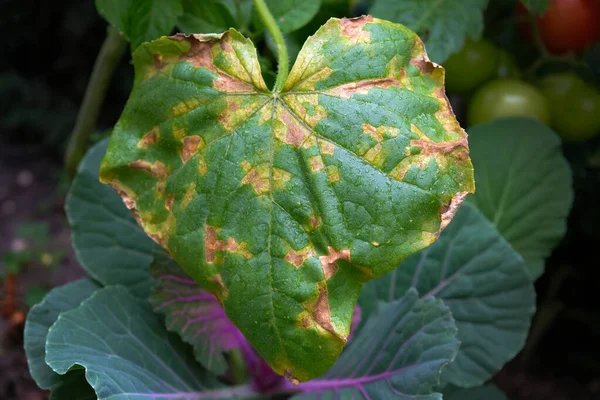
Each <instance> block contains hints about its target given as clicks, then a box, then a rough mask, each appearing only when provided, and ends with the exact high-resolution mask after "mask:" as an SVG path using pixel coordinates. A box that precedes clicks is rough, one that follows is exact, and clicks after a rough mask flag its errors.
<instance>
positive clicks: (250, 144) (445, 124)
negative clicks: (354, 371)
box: [100, 17, 474, 380]
mask: <svg viewBox="0 0 600 400" xmlns="http://www.w3.org/2000/svg"><path fill="white" fill-rule="evenodd" d="M390 43H392V45H390ZM324 49H325V50H326V52H324ZM134 64H135V70H136V77H135V85H134V89H133V92H132V94H131V97H130V99H129V101H128V103H127V105H126V107H125V110H124V112H123V114H122V116H121V118H120V120H119V122H118V123H117V125H116V127H115V129H114V131H113V135H112V137H111V142H110V145H109V148H108V151H107V153H106V156H105V158H104V161H103V164H102V168H101V173H100V175H101V179H102V181H103V182H107V183H110V184H111V185H112V186H113V187H115V188H117V190H119V191H120V193H121V195H122V196H123V198H124V200H125V202H126V203H127V204H129V205H130V206H131V208H132V210H133V212H134V214H135V215H136V216H137V218H138V222H139V223H140V224H141V226H143V228H144V230H145V231H146V232H147V233H148V234H149V235H150V236H151V237H153V238H154V239H155V240H156V241H157V242H158V243H160V244H161V245H162V246H163V247H164V248H166V249H167V250H168V251H169V253H170V254H171V255H172V257H173V259H174V260H175V261H176V262H177V263H178V264H179V265H181V266H182V267H183V268H184V270H185V271H186V272H187V273H188V274H189V275H190V276H191V277H192V278H193V279H194V280H196V281H197V282H198V283H200V284H201V285H202V286H203V287H204V288H205V289H207V290H209V291H211V292H213V293H214V294H216V295H217V297H218V298H219V299H220V301H221V302H222V303H223V306H224V308H225V311H226V313H227V315H228V316H229V318H230V319H231V320H232V321H233V322H234V324H236V326H238V328H240V330H241V331H242V332H243V333H244V335H245V336H246V337H247V338H248V339H249V340H250V342H251V343H252V345H253V346H254V348H255V349H256V350H257V351H258V352H259V353H260V354H261V356H262V357H263V358H265V360H266V361H267V362H268V363H269V364H270V365H271V366H272V367H273V369H275V370H276V371H277V372H278V373H280V374H284V373H286V371H287V374H288V375H289V374H291V375H293V376H295V377H296V378H298V379H299V380H308V379H310V378H312V377H315V376H318V375H321V374H323V373H324V372H325V371H326V370H327V369H328V368H329V367H331V366H332V365H333V363H334V362H335V360H336V358H337V357H338V355H339V353H340V352H341V350H342V348H343V346H344V344H345V342H346V338H347V336H348V334H349V331H350V322H351V318H352V314H353V312H354V305H355V302H356V300H357V298H358V295H359V292H360V288H361V286H362V284H363V283H364V282H365V281H367V280H369V279H372V278H375V277H378V276H381V275H383V274H384V273H386V272H388V271H390V270H392V269H393V268H395V266H397V265H398V264H399V263H400V262H401V261H402V260H403V259H404V258H406V257H407V256H408V255H410V254H411V253H413V252H415V251H418V250H420V249H421V248H423V247H426V246H427V245H429V244H431V243H432V242H433V241H435V240H436V238H437V236H438V234H439V232H440V231H441V230H442V229H443V228H444V227H445V225H447V223H448V222H449V220H450V218H451V217H452V215H453V213H454V212H455V210H456V208H457V207H458V205H459V204H460V202H461V201H462V200H463V199H464V197H465V195H466V193H467V192H472V191H473V190H474V183H473V171H472V165H471V162H470V159H469V156H468V150H467V143H466V134H465V132H464V131H463V130H462V129H461V128H460V126H459V125H458V122H457V121H456V119H455V118H454V115H453V114H452V111H451V109H450V105H449V103H448V101H447V99H446V97H445V94H444V90H443V88H442V83H443V73H442V69H441V68H440V67H437V66H436V65H434V64H432V63H431V62H429V61H428V59H427V56H426V54H425V51H424V49H423V45H422V43H421V42H420V40H419V39H418V38H417V37H416V35H414V33H413V32H411V31H409V30H408V29H406V28H404V27H403V26H401V25H397V24H393V23H390V22H386V21H382V20H375V19H372V18H371V17H362V18H358V19H342V20H338V19H331V20H330V21H329V22H328V23H327V24H326V25H324V26H323V27H322V28H321V29H320V30H319V31H318V32H317V33H316V34H315V35H314V36H312V37H310V38H309V39H308V41H307V42H306V43H305V45H304V47H303V49H302V51H301V52H300V54H299V55H298V59H297V61H296V63H295V65H294V67H293V68H292V70H291V72H290V75H289V78H288V80H287V82H286V84H285V87H284V91H283V93H276V94H273V93H270V92H269V91H268V89H267V87H266V86H265V84H264V82H263V79H262V76H261V72H260V67H259V63H258V59H257V56H256V50H255V48H254V47H253V45H252V43H251V42H250V41H249V40H248V39H245V38H244V37H242V36H241V35H240V34H239V33H238V32H236V31H235V30H230V31H228V32H226V33H224V34H222V35H195V36H184V35H177V36H175V37H172V38H162V39H160V40H157V41H154V42H152V43H149V44H146V45H143V46H142V47H140V49H138V50H137V51H136V52H135V54H134Z"/></svg>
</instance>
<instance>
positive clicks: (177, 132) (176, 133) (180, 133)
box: [173, 127, 187, 140]
mask: <svg viewBox="0 0 600 400" xmlns="http://www.w3.org/2000/svg"><path fill="white" fill-rule="evenodd" d="M186 134H187V133H186V132H185V129H183V128H181V127H173V137H174V138H175V139H177V140H181V139H183V138H184V137H185V135H186Z"/></svg>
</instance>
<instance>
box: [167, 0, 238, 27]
mask: <svg viewBox="0 0 600 400" xmlns="http://www.w3.org/2000/svg"><path fill="white" fill-rule="evenodd" d="M177 25H178V26H179V28H180V29H181V31H182V32H185V33H213V32H223V31H225V30H227V29H229V28H231V27H235V26H236V22H235V20H234V18H233V16H232V15H231V13H230V12H229V9H228V8H227V6H226V5H225V4H223V3H222V2H220V1H218V0H202V1H198V0H183V14H182V15H181V16H180V17H179V20H178V21H177Z"/></svg>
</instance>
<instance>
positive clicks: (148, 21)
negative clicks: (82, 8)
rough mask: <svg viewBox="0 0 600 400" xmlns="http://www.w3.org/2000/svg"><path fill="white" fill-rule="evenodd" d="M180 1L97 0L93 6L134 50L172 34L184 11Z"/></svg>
mask: <svg viewBox="0 0 600 400" xmlns="http://www.w3.org/2000/svg"><path fill="white" fill-rule="evenodd" d="M181 1H182V0H96V8H97V9H98V12H99V13H100V15H102V16H103V17H104V18H105V19H106V20H107V21H108V22H109V23H110V24H111V25H113V26H114V27H115V28H116V29H117V30H118V31H119V32H121V33H123V34H124V35H125V37H126V38H127V39H129V41H130V42H131V48H132V49H136V48H137V47H138V46H139V45H140V44H142V43H143V42H147V41H150V40H154V39H157V38H159V37H161V36H164V35H168V34H169V33H171V31H172V30H173V28H174V27H175V23H176V22H177V18H178V17H179V16H180V15H181V14H182V13H183V7H182V6H181Z"/></svg>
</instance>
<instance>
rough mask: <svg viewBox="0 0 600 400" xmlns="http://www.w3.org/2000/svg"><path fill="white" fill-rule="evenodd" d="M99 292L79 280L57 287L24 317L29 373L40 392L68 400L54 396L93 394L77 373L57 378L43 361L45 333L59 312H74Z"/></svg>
mask: <svg viewBox="0 0 600 400" xmlns="http://www.w3.org/2000/svg"><path fill="white" fill-rule="evenodd" d="M98 289H100V285H98V284H97V283H95V282H93V281H92V280H90V279H81V280H78V281H76V282H72V283H69V284H67V285H65V286H61V287H57V288H55V289H53V290H52V291H51V292H50V293H49V294H48V295H47V296H46V298H45V299H44V300H43V301H42V302H41V303H40V304H38V305H36V306H35V307H33V308H32V309H31V310H30V311H29V313H28V314H27V321H26V323H25V333H24V347H25V354H26V355H27V363H28V364H29V372H30V374H31V377H32V378H33V379H34V380H35V382H36V383H37V385H38V386H39V387H40V388H42V389H47V390H51V391H52V395H53V398H57V399H58V398H64V399H68V397H64V396H61V395H60V394H57V393H56V392H57V391H61V390H62V391H63V392H64V391H66V390H68V391H75V390H78V391H81V394H86V393H87V394H91V395H93V390H91V388H90V387H89V385H87V383H86V381H85V378H84V377H83V376H81V374H79V373H78V372H77V371H71V372H69V373H67V374H66V375H64V376H61V375H58V374H57V373H55V372H54V371H52V369H50V367H48V365H46V362H45V361H44V357H45V355H46V337H47V336H48V329H50V327H51V326H52V324H54V322H55V321H56V319H57V318H58V316H59V315H60V314H61V313H62V312H66V311H69V310H72V309H74V308H77V307H78V306H79V304H80V303H81V302H82V301H84V300H85V299H87V298H88V297H90V296H91V295H92V293H94V292H95V291H96V290H98ZM61 388H62V389H61ZM66 388H68V389H66ZM71 398H73V397H71ZM76 398H77V399H79V398H83V397H76Z"/></svg>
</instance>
